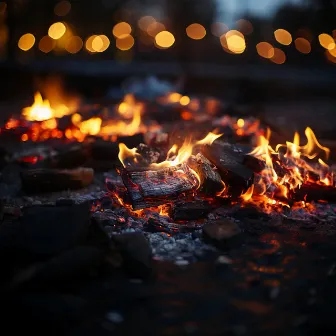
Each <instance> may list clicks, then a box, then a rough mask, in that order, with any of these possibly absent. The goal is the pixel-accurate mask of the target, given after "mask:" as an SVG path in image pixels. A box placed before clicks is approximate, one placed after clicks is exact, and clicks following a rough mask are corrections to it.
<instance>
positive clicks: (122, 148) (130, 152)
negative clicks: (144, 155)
mask: <svg viewBox="0 0 336 336" xmlns="http://www.w3.org/2000/svg"><path fill="white" fill-rule="evenodd" d="M137 156H140V154H139V153H137V149H136V148H132V149H130V148H128V147H127V146H126V145H125V144H124V143H120V144H119V154H118V158H119V161H120V162H121V163H122V165H123V166H124V167H126V163H125V160H126V159H129V158H132V159H133V161H134V162H137Z"/></svg>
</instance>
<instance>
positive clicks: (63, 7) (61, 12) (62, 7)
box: [54, 0, 71, 16]
mask: <svg viewBox="0 0 336 336" xmlns="http://www.w3.org/2000/svg"><path fill="white" fill-rule="evenodd" d="M70 11H71V3H70V2H69V1H66V0H64V1H60V2H59V3H57V4H56V5H55V8H54V13H55V15H57V16H65V15H67V14H69V12H70Z"/></svg>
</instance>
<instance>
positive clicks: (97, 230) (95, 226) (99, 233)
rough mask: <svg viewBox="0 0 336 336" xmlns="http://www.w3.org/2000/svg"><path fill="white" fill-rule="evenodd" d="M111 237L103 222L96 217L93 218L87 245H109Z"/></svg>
mask: <svg viewBox="0 0 336 336" xmlns="http://www.w3.org/2000/svg"><path fill="white" fill-rule="evenodd" d="M109 241H110V237H109V235H108V234H107V232H106V230H105V229H104V227H103V225H102V223H101V222H100V221H99V220H97V219H96V218H91V225H90V227H89V233H88V237H87V240H86V244H87V245H93V246H98V247H106V248H107V247H108V244H109Z"/></svg>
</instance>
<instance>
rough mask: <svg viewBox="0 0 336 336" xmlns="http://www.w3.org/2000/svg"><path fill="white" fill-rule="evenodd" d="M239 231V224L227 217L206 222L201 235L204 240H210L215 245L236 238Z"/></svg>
mask: <svg viewBox="0 0 336 336" xmlns="http://www.w3.org/2000/svg"><path fill="white" fill-rule="evenodd" d="M240 233H241V230H240V228H239V226H238V225H237V224H236V223H235V222H233V221H232V220H229V219H222V220H217V221H213V222H208V223H206V224H204V226H203V237H204V239H205V241H208V242H211V243H213V244H214V245H216V246H222V245H223V243H226V242H227V241H230V240H232V239H233V238H236V236H237V235H239V234H240Z"/></svg>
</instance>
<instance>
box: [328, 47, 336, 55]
mask: <svg viewBox="0 0 336 336" xmlns="http://www.w3.org/2000/svg"><path fill="white" fill-rule="evenodd" d="M328 53H329V54H330V55H331V56H333V57H336V48H334V49H331V50H328Z"/></svg>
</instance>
